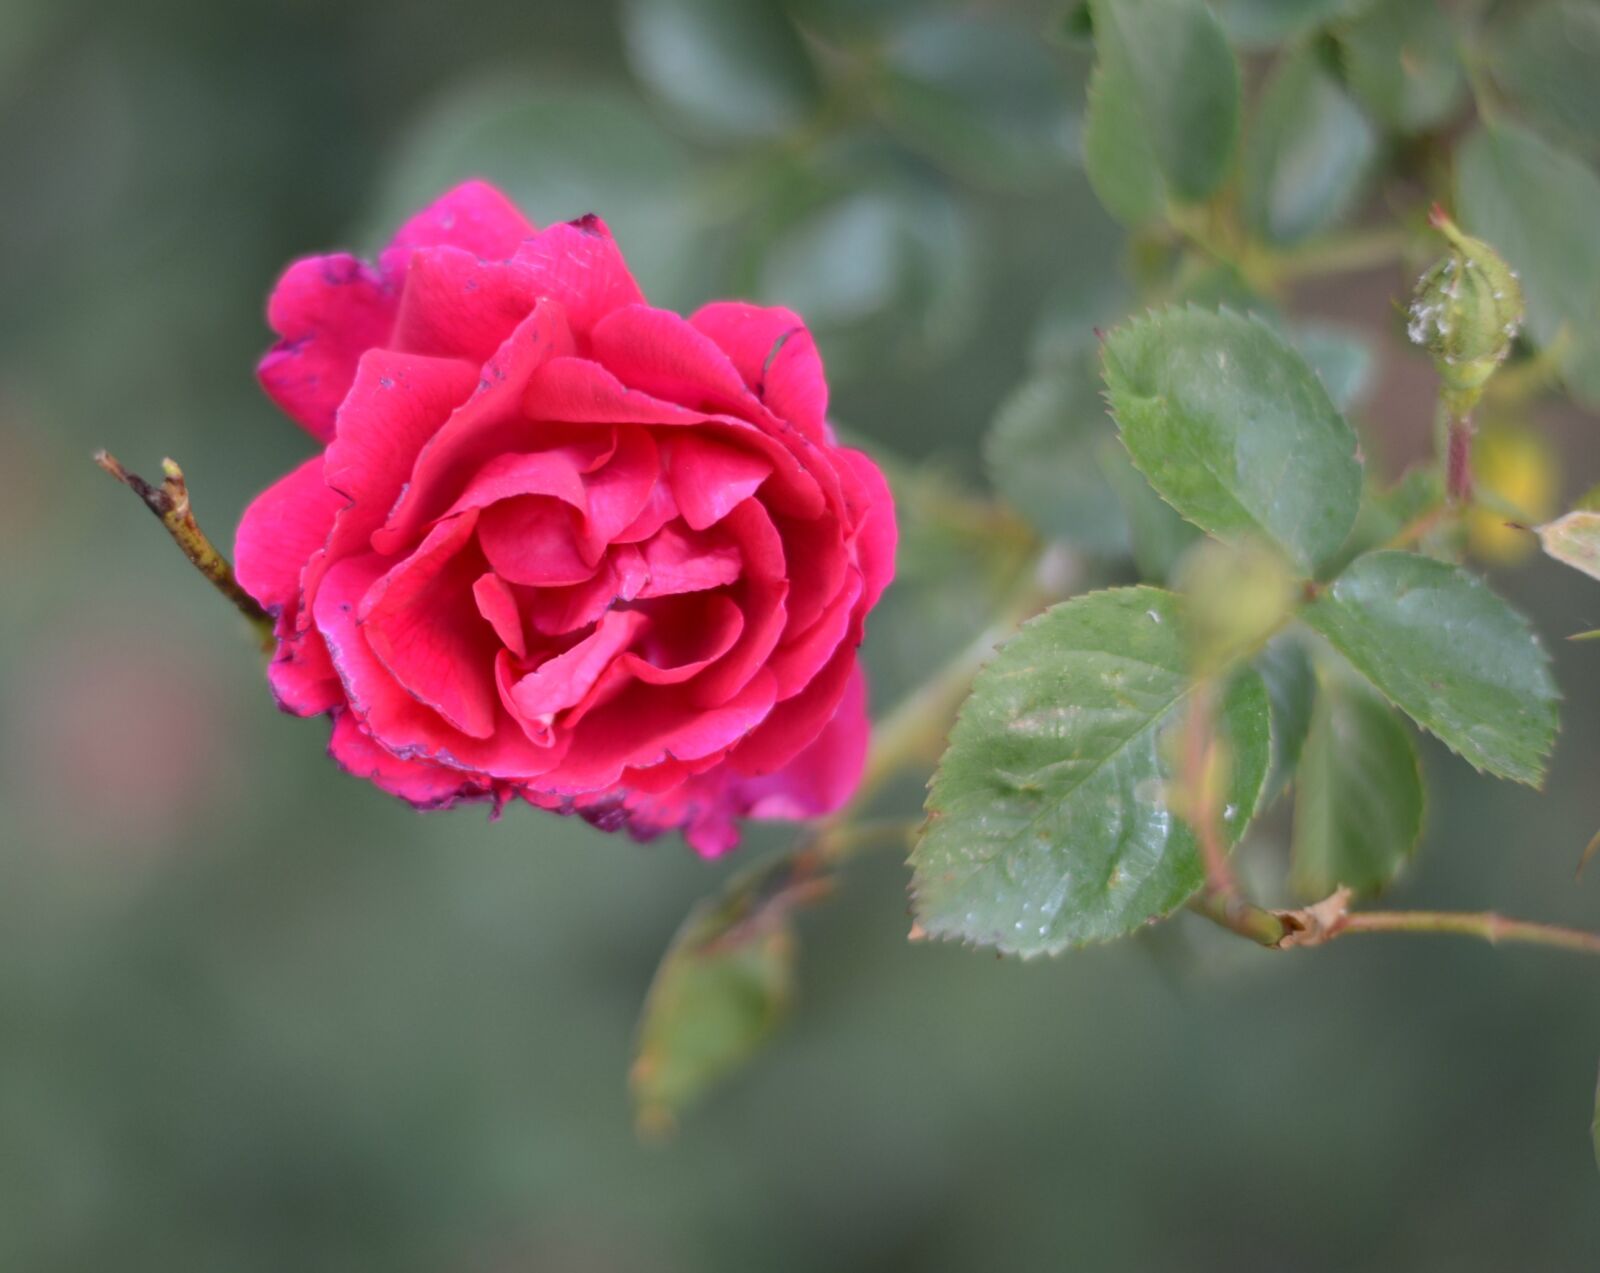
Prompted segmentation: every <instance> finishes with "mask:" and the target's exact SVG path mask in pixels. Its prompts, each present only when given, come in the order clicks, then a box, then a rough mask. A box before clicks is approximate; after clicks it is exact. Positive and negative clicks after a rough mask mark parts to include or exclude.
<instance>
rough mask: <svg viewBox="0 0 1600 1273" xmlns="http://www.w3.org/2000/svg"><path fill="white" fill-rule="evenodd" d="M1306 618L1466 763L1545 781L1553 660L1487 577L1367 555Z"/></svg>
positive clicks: (1407, 558)
mask: <svg viewBox="0 0 1600 1273" xmlns="http://www.w3.org/2000/svg"><path fill="white" fill-rule="evenodd" d="M1301 617H1302V618H1303V619H1304V620H1305V621H1306V622H1307V623H1308V624H1310V625H1311V627H1313V628H1314V629H1316V630H1317V631H1318V632H1320V633H1321V634H1322V635H1323V636H1324V637H1326V638H1327V639H1328V641H1329V642H1330V643H1331V644H1332V645H1333V647H1334V648H1335V649H1337V650H1338V651H1339V652H1340V653H1341V654H1343V655H1344V656H1345V657H1346V658H1347V659H1349V660H1350V662H1351V664H1353V665H1354V666H1355V668H1356V669H1357V670H1358V671H1359V672H1361V673H1362V674H1363V675H1364V676H1365V677H1366V678H1367V679H1368V680H1370V681H1371V682H1372V683H1373V684H1374V685H1376V686H1377V687H1378V689H1380V690H1382V691H1383V693H1384V695H1385V696H1386V697H1387V698H1388V699H1389V701H1390V702H1392V703H1394V704H1395V706H1397V707H1399V708H1400V709H1401V710H1403V711H1404V712H1405V713H1406V714H1407V715H1408V716H1410V717H1411V719H1412V720H1414V721H1416V723H1417V724H1418V725H1420V726H1421V727H1422V728H1423V729H1426V730H1428V731H1429V732H1430V733H1432V734H1433V735H1435V736H1436V737H1437V738H1438V739H1439V740H1440V741H1441V742H1443V743H1444V744H1445V745H1446V746H1447V747H1449V748H1450V749H1451V750H1452V751H1454V752H1455V753H1456V754H1457V755H1459V756H1461V757H1462V758H1463V759H1465V760H1466V761H1467V762H1468V763H1470V764H1472V765H1473V766H1474V767H1476V768H1478V769H1486V770H1488V771H1489V772H1490V773H1492V774H1497V775H1498V776H1500V777H1502V778H1512V779H1515V780H1516V781H1517V782H1525V783H1528V784H1530V785H1532V786H1538V785H1539V783H1540V782H1541V781H1542V780H1543V777H1544V759H1545V757H1546V756H1547V755H1549V753H1550V748H1551V747H1552V746H1553V745H1554V743H1555V734H1556V701H1557V698H1558V695H1557V692H1556V687H1555V683H1554V682H1553V681H1552V680H1551V677H1550V662H1549V658H1548V657H1547V656H1546V654H1545V652H1544V649H1543V648H1542V647H1541V646H1540V644H1539V641H1538V638H1537V637H1535V636H1534V634H1533V630H1532V629H1531V628H1530V627H1529V625H1528V621H1527V620H1526V619H1524V618H1523V617H1522V616H1521V615H1520V614H1518V613H1517V612H1516V611H1515V610H1513V609H1512V608H1511V607H1510V606H1509V605H1507V604H1506V603H1505V602H1504V601H1502V600H1501V599H1500V598H1499V597H1497V596H1495V594H1494V593H1492V592H1490V591H1489V589H1488V587H1487V586H1486V585H1485V584H1484V583H1483V581H1482V580H1480V579H1477V578H1476V577H1474V576H1473V575H1470V574H1468V573H1467V572H1466V571H1464V570H1462V569H1461V568H1460V567H1459V566H1453V565H1450V564H1449V563H1447V562H1442V561H1435V560H1433V559H1432V558H1431V557H1419V556H1417V555H1416V554H1415V553H1405V552H1394V551H1382V552H1374V553H1368V554H1367V555H1366V556H1365V557H1359V558H1357V559H1356V561H1355V562H1353V563H1352V564H1351V566H1350V567H1349V568H1348V569H1347V570H1346V571H1345V572H1344V573H1343V574H1342V575H1340V576H1339V578H1338V579H1336V580H1334V582H1333V583H1332V584H1331V585H1330V586H1329V587H1328V589H1327V590H1326V591H1325V592H1324V593H1323V594H1322V596H1320V597H1319V598H1318V599H1317V600H1316V601H1315V602H1313V603H1312V604H1311V605H1310V606H1308V607H1306V609H1305V610H1303V611H1302V612H1301Z"/></svg>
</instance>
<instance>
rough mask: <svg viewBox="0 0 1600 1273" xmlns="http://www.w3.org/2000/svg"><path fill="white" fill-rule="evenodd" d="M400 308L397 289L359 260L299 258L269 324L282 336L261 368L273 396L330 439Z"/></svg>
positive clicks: (276, 295) (277, 294)
mask: <svg viewBox="0 0 1600 1273" xmlns="http://www.w3.org/2000/svg"><path fill="white" fill-rule="evenodd" d="M395 303H396V298H395V295H394V292H393V289H392V288H390V287H389V286H388V284H386V283H385V282H384V280H383V279H382V278H381V277H380V276H379V275H378V274H377V272H376V271H374V270H373V269H371V267H369V266H368V265H366V264H365V263H364V262H362V261H358V260H357V259H356V258H355V257H353V256H349V255H347V254H343V253H341V254H339V255H335V256H313V257H308V258H306V259H304V260H300V261H296V262H295V263H294V264H292V265H291V266H290V267H289V268H288V269H287V270H285V271H284V274H283V277H282V278H280V279H279V280H278V285H277V286H276V287H275V288H273V290H272V298H271V300H269V301H268V302H267V322H268V323H269V324H271V326H272V330H273V331H275V332H277V333H278V335H279V336H281V337H282V339H281V340H279V341H278V343H277V344H275V345H274V346H273V347H272V348H271V349H270V350H268V351H267V354H266V356H265V357H263V358H262V359H261V362H260V365H259V366H258V367H257V368H256V376H257V378H258V379H259V380H260V382H261V387H262V388H263V389H265V390H266V392H267V396H268V397H270V398H271V399H272V400H273V401H274V402H276V403H277V404H278V406H280V407H281V408H282V409H283V410H284V411H285V412H286V413H287V414H288V415H289V416H290V417H291V418H292V419H294V420H296V421H298V422H299V423H300V424H301V425H303V426H304V427H305V428H306V430H307V431H308V432H310V434H311V435H312V436H313V437H315V438H316V439H318V440H319V441H322V442H326V441H327V440H328V439H329V438H331V437H332V436H333V422H334V414H335V412H336V411H337V410H338V407H339V403H340V402H342V401H343V400H344V396H345V394H346V393H347V392H348V391H349V389H350V382H351V381H352V380H354V379H355V374H356V363H357V362H358V361H359V359H360V358H361V355H362V354H364V353H365V352H366V351H367V350H369V349H371V348H373V347H374V346H376V345H381V344H382V343H383V342H384V341H385V339H387V337H388V335H389V331H390V328H391V327H393V325H394V313H395Z"/></svg>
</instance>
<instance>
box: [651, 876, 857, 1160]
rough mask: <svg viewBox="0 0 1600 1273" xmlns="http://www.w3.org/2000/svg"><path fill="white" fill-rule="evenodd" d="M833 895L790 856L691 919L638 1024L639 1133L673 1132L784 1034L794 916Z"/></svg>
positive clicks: (738, 880) (735, 885) (738, 883)
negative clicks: (685, 1114)
mask: <svg viewBox="0 0 1600 1273" xmlns="http://www.w3.org/2000/svg"><path fill="white" fill-rule="evenodd" d="M826 890H827V884H826V881H825V880H822V879H820V878H819V877H817V876H815V875H814V874H812V873H811V870H810V867H809V865H808V864H807V863H806V862H805V861H804V860H803V859H801V858H798V857H795V856H793V855H788V856H784V857H779V858H774V859H771V860H769V861H766V862H762V863H759V864H757V865H756V866H755V867H753V868H751V869H750V870H747V871H743V872H741V873H739V874H738V875H735V876H734V877H733V878H732V879H730V880H729V881H728V882H727V884H726V885H725V886H724V887H723V889H722V890H721V892H719V893H717V894H714V895H712V896H711V897H708V898H706V899H704V900H703V901H701V902H700V903H699V904H698V905H696V906H695V908H694V909H693V910H692V911H690V912H689V915H688V918H686V919H685V920H684V922H683V925H682V927H680V928H679V930H678V932H677V935H676V936H674V937H673V939H672V945H671V946H669V947H668V948H667V953H666V954H665V955H663V956H662V958H661V965H660V967H659V968H657V970H656V975H655V980H654V981H653V982H652V983H651V985H650V992H649V994H648V995H647V996H646V998H645V1005H644V1011H643V1013H642V1015H641V1016H640V1019H639V1035H638V1039H637V1041H636V1043H635V1049H634V1062H633V1068H632V1070H631V1071H630V1072H629V1076H628V1081H629V1086H630V1087H631V1088H632V1091H633V1099H634V1106H635V1108H636V1110H637V1113H638V1119H639V1126H640V1129H641V1131H644V1132H649V1133H655V1134H660V1133H665V1132H669V1131H671V1130H672V1129H673V1128H674V1126H675V1125H676V1123H677V1119H678V1115H679V1114H680V1113H682V1111H683V1110H684V1109H685V1108H686V1107H687V1106H688V1105H690V1104H692V1103H693V1102H694V1101H695V1100H696V1099H697V1098H699V1097H700V1096H701V1095H702V1094H703V1093H704V1092H705V1091H706V1090H707V1089H708V1088H710V1087H711V1086H712V1085H713V1084H715V1083H716V1082H718V1081H719V1080H720V1079H722V1078H723V1077H724V1076H725V1075H727V1074H728V1073H729V1072H731V1071H733V1070H735V1069H737V1068H738V1067H739V1066H740V1065H742V1064H743V1063H744V1062H745V1061H746V1060H747V1059H748V1058H749V1057H750V1055H751V1054H752V1053H754V1052H755V1051H756V1050H757V1049H758V1048H760V1047H761V1045H762V1044H763V1043H764V1042H765V1041H766V1039H767V1036H768V1035H770V1034H771V1033H772V1031H773V1030H774V1029H775V1028H776V1027H777V1025H778V1023H779V1022H780V1021H781V1020H782V1019H783V1016H784V1014H785V1012H786V1011H787V1009H788V1006H789V1000H790V997H791V995H792V992H793V986H794V960H795V936H794V931H793V924H792V922H791V913H792V911H793V909H794V908H795V907H796V906H797V905H803V904H805V903H806V902H808V901H810V900H813V899H815V898H816V897H817V896H819V895H821V894H822V893H825V892H826Z"/></svg>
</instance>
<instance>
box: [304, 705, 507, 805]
mask: <svg viewBox="0 0 1600 1273" xmlns="http://www.w3.org/2000/svg"><path fill="white" fill-rule="evenodd" d="M328 754H329V755H330V756H332V757H333V758H334V759H335V760H336V761H338V762H339V764H340V765H341V766H343V768H344V769H345V771H346V772H347V773H350V774H352V775H353V776H354V777H357V778H366V779H368V780H369V781H370V782H372V784H373V785H374V786H376V787H377V788H378V789H379V790H380V791H387V792H388V793H389V794H390V795H391V796H399V797H400V798H401V799H402V800H407V801H409V802H410V803H411V804H413V805H415V806H416V807H417V808H419V809H448V808H449V807H450V806H451V805H453V804H456V803H457V802H458V801H461V800H483V799H487V798H488V796H489V794H490V786H491V784H490V782H489V780H488V779H486V778H483V777H479V776H474V775H472V774H468V773H463V772H462V771H461V770H459V769H450V768H447V767H445V766H444V765H436V764H433V763H432V762H430V761H426V760H401V759H400V758H399V757H398V756H395V755H393V754H392V753H391V752H388V751H386V750H385V749H384V748H383V747H381V746H379V745H378V743H376V742H374V741H373V739H372V738H371V737H370V736H369V735H368V734H367V733H365V732H364V731H363V730H362V728H361V724H360V722H359V721H357V719H356V718H355V716H354V715H353V714H352V713H350V712H348V711H342V712H337V713H335V715H334V719H333V737H332V738H331V739H330V740H329V743H328Z"/></svg>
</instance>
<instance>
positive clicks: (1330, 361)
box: [1288, 322, 1377, 411]
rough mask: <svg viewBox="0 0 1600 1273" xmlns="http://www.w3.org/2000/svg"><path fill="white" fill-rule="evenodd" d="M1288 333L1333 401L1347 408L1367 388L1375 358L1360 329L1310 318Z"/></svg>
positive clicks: (1342, 408)
mask: <svg viewBox="0 0 1600 1273" xmlns="http://www.w3.org/2000/svg"><path fill="white" fill-rule="evenodd" d="M1288 335H1289V339H1290V340H1292V341H1293V342H1294V347H1295V348H1296V349H1298V350H1299V351H1300V353H1301V355H1302V356H1303V357H1304V358H1305V360H1306V361H1307V362H1308V363H1310V364H1311V365H1312V367H1313V368H1315V369H1316V373H1317V375H1318V377H1319V378H1320V379H1321V380H1322V383H1323V386H1324V387H1325V388H1326V389H1327V391H1328V397H1329V398H1331V399H1332V400H1333V405H1334V406H1336V407H1338V408H1339V410H1340V411H1348V410H1349V409H1350V407H1351V406H1352V405H1354V403H1355V402H1357V401H1358V400H1359V399H1360V397H1361V395H1362V394H1363V393H1365V392H1366V390H1367V386H1368V384H1370V383H1371V380H1372V372H1373V364H1374V363H1375V362H1376V361H1377V360H1376V358H1375V357H1374V355H1373V352H1372V346H1371V345H1370V344H1368V343H1367V340H1366V338H1365V337H1364V336H1363V335H1362V333H1361V331H1360V330H1359V329H1358V328H1354V327H1345V326H1342V325H1340V324H1338V323H1324V322H1309V323H1299V324H1296V326H1295V327H1294V328H1292V329H1291V330H1290V331H1289V333H1288Z"/></svg>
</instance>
